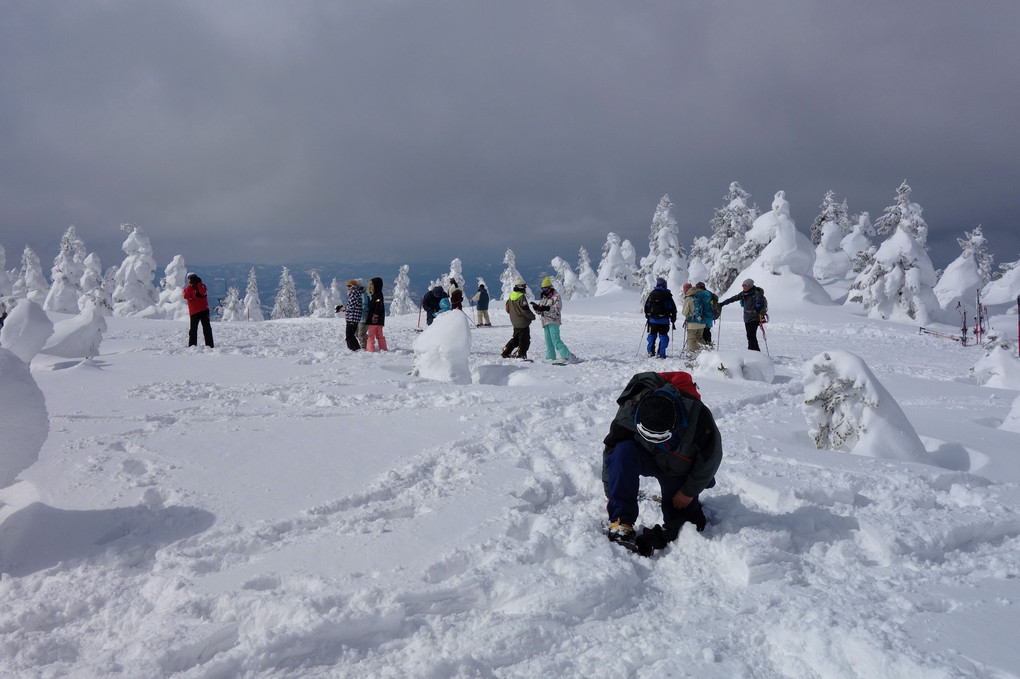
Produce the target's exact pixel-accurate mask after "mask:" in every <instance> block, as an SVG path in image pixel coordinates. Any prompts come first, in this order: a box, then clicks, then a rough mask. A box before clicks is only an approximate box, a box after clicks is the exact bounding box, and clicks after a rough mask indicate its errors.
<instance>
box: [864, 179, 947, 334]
mask: <svg viewBox="0 0 1020 679" xmlns="http://www.w3.org/2000/svg"><path fill="white" fill-rule="evenodd" d="M909 198H910V187H908V186H907V185H906V182H904V183H903V185H902V186H900V188H899V190H898V191H897V205H895V206H893V207H891V208H886V211H885V212H886V214H885V216H883V217H882V220H884V221H883V224H882V227H881V230H882V231H885V232H889V229H890V228H893V229H894V230H893V231H892V235H890V236H889V238H887V239H886V240H885V242H884V243H882V245H881V246H880V247H879V248H878V251H877V252H875V258H874V262H873V263H872V264H871V266H869V267H867V268H866V269H864V270H863V271H861V273H859V274H858V275H857V277H856V278H855V279H854V282H853V284H852V285H851V286H850V294H849V295H848V297H847V301H846V304H847V305H851V306H853V305H859V306H860V307H862V308H863V309H864V310H865V311H867V312H868V315H869V316H871V317H872V318H889V319H893V320H900V321H911V322H917V323H920V324H921V325H924V324H927V323H930V322H932V321H936V320H939V317H940V316H941V306H940V305H939V301H938V299H937V298H936V297H935V293H934V292H933V288H934V287H935V283H936V277H935V267H933V266H932V263H931V259H930V258H929V257H928V253H927V251H926V250H925V248H924V243H923V239H924V238H927V234H928V227H927V225H925V223H924V220H923V219H922V218H921V206H920V205H918V204H917V203H911V202H910V200H909ZM896 215H898V216H899V217H900V218H901V221H900V222H899V225H897V226H894V227H890V226H889V224H891V223H892V219H893V216H896ZM882 220H880V221H882Z"/></svg>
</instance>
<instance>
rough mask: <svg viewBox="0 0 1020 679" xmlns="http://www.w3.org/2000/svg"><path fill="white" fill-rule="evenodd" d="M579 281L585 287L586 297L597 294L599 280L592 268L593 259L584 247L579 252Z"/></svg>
mask: <svg viewBox="0 0 1020 679" xmlns="http://www.w3.org/2000/svg"><path fill="white" fill-rule="evenodd" d="M577 280H579V281H581V284H582V285H584V296H585V297H591V296H592V295H594V294H595V288H596V287H598V280H599V278H598V276H597V275H596V274H595V269H593V268H592V266H591V257H589V256H588V250H586V249H585V248H584V247H582V248H580V249H578V251H577Z"/></svg>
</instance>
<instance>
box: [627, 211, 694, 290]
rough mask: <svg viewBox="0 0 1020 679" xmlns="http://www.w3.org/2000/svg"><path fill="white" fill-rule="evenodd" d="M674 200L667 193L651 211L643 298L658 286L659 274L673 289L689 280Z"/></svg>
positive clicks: (642, 276)
mask: <svg viewBox="0 0 1020 679" xmlns="http://www.w3.org/2000/svg"><path fill="white" fill-rule="evenodd" d="M672 208H673V203H672V202H671V201H670V200H669V196H668V195H665V196H663V197H662V199H661V200H660V201H659V205H658V207H656V208H655V214H654V215H652V226H651V229H650V233H649V234H648V256H647V257H644V258H642V259H641V269H640V273H639V275H640V283H641V300H642V302H643V301H644V299H645V298H646V297H648V293H649V292H651V291H652V288H654V287H655V279H656V278H664V279H665V280H666V285H667V287H669V289H670V290H680V289H681V288H682V286H683V284H684V283H686V282H687V280H688V275H689V274H688V271H687V251H686V250H685V249H684V246H683V245H681V244H680V230H679V229H678V228H677V224H676V219H675V218H674V217H673V212H672Z"/></svg>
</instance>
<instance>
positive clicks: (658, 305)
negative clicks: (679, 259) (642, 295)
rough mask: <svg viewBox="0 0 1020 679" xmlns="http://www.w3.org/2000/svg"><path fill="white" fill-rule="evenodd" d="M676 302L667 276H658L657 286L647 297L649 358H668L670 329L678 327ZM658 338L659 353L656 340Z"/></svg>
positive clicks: (647, 347)
mask: <svg viewBox="0 0 1020 679" xmlns="http://www.w3.org/2000/svg"><path fill="white" fill-rule="evenodd" d="M676 314H677V308H676V302H675V301H673V293H671V292H670V291H669V288H667V287H666V279H665V278H656V279H655V287H654V288H653V289H652V291H651V292H649V293H648V297H647V298H646V299H645V326H646V327H647V328H648V344H647V346H646V348H645V349H646V351H647V352H648V358H654V357H655V356H658V357H659V358H666V347H668V346H669V330H670V327H672V328H673V329H674V330H675V329H676ZM656 339H658V342H659V349H658V353H656V350H655V341H656Z"/></svg>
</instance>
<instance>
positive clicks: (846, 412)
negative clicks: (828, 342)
mask: <svg viewBox="0 0 1020 679" xmlns="http://www.w3.org/2000/svg"><path fill="white" fill-rule="evenodd" d="M803 379H804V415H805V416H806V418H807V422H808V433H809V434H810V435H811V437H812V438H813V439H814V440H815V446H816V447H818V448H820V449H829V450H842V451H847V452H853V453H856V454H858V455H867V456H869V457H881V458H887V459H894V460H903V461H910V462H923V461H925V460H926V458H927V452H926V451H925V448H924V444H922V443H921V440H920V439H919V438H918V436H917V433H916V432H915V431H914V428H913V426H911V424H910V421H909V420H908V419H907V417H906V415H904V414H903V411H902V410H901V409H900V407H899V404H897V403H896V401H895V400H894V399H893V397H892V396H891V395H890V394H889V392H888V391H887V390H886V389H885V387H883V386H882V384H881V383H880V382H879V381H878V379H876V377H875V375H874V374H873V373H872V372H871V370H870V369H869V368H868V366H867V364H866V363H865V362H864V361H863V360H861V358H860V357H859V356H857V355H855V354H852V353H850V352H848V351H827V352H824V353H821V354H819V355H817V356H815V357H814V358H813V359H811V360H810V361H808V362H807V363H806V364H805V365H804V371H803Z"/></svg>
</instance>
